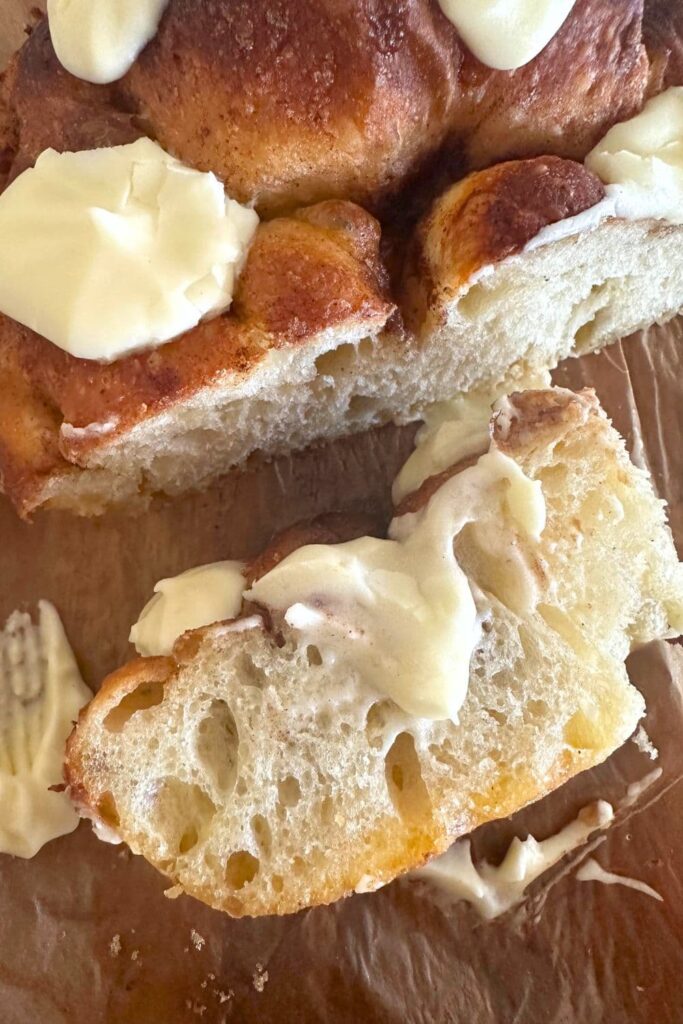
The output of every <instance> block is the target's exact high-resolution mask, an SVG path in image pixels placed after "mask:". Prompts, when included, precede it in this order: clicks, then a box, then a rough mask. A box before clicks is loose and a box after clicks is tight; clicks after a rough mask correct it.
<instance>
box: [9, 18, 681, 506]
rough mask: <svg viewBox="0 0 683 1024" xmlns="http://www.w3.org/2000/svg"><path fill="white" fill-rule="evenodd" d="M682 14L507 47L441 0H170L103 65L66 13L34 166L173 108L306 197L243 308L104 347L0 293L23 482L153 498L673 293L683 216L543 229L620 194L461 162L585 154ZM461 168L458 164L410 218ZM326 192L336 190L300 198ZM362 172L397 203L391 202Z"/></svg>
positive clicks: (511, 367)
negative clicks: (483, 47)
mask: <svg viewBox="0 0 683 1024" xmlns="http://www.w3.org/2000/svg"><path fill="white" fill-rule="evenodd" d="M660 6H661V5H660ZM209 22H210V25H211V30H209V28H208V27H207V25H208V23H209ZM667 24H668V23H667ZM316 26H317V30H316V32H317V34H316V32H314V27H316ZM648 26H649V28H648ZM656 26H660V28H661V34H662V36H663V37H665V38H666V39H667V40H668V41H669V43H670V40H671V38H672V34H673V29H670V28H669V29H667V30H666V32H665V31H664V19H663V17H660V15H659V14H658V6H657V5H656V4H654V5H652V6H651V8H650V11H649V14H648V16H647V18H646V20H645V22H644V23H643V11H642V5H641V4H640V3H637V2H634V0H621V2H619V3H608V2H606V0H578V2H577V3H576V5H575V6H574V8H573V10H572V13H571V15H570V16H569V18H568V19H567V21H566V22H565V23H564V25H563V26H562V28H561V29H560V31H559V32H558V33H557V35H556V36H555V38H554V39H553V40H552V41H551V42H550V43H549V44H548V46H547V47H546V48H545V49H544V50H543V51H542V52H541V53H540V54H539V56H538V57H536V58H535V59H534V60H532V61H531V62H530V63H529V64H527V65H526V66H525V67H523V68H521V69H518V70H517V71H514V72H499V71H493V70H492V69H489V68H486V67H485V66H484V65H483V64H481V63H480V62H479V61H478V60H476V59H475V58H474V56H473V55H472V54H471V53H469V51H468V50H467V49H466V48H465V47H464V44H462V42H461V41H460V40H459V37H458V36H457V33H456V32H455V29H454V27H453V25H452V24H451V23H450V21H449V20H448V19H447V18H446V17H445V16H444V15H443V14H442V12H441V10H440V8H439V5H438V3H437V2H436V0H407V2H405V3H402V4H398V5H397V4H394V3H393V2H392V3H388V0H354V2H353V3H351V4H349V5H346V6H345V7H344V12H342V13H340V12H339V10H338V8H337V6H336V5H332V4H327V3H323V4H315V5H313V4H309V3H306V2H303V0H281V2H280V3H279V4H278V5H277V8H276V10H275V11H274V10H272V5H263V4H261V3H260V2H259V3H251V4H249V5H247V4H243V3H241V2H240V3H237V4H226V3H225V2H224V0H202V2H200V0H170V3H169V5H168V8H167V10H166V13H165V15H164V16H163V18H162V20H161V23H160V26H159V29H158V32H157V34H156V35H155V36H154V38H153V39H152V40H151V42H150V43H149V44H148V45H147V47H146V48H145V49H144V50H143V52H142V53H141V54H140V56H139V58H138V60H137V61H136V62H135V63H134V65H133V66H132V68H131V69H130V71H129V72H128V73H127V74H126V75H125V76H124V77H123V78H122V79H121V80H120V81H118V82H115V83H114V84H113V85H107V86H103V85H102V86H98V85H92V84H90V83H88V82H85V81H82V80H80V79H78V78H75V77H74V76H73V75H71V74H69V73H68V72H67V71H65V70H64V68H62V67H61V65H60V64H59V62H58V61H57V58H56V56H55V53H54V51H53V49H52V45H51V42H50V36H49V31H48V27H47V24H46V23H41V24H39V25H38V27H37V28H36V29H35V30H34V31H33V33H32V34H31V35H30V37H29V39H28V40H27V42H26V44H25V45H24V47H23V48H22V49H21V50H20V51H19V53H18V54H17V55H16V57H15V59H14V61H13V63H12V65H11V66H10V68H9V70H8V72H7V74H6V77H5V82H4V87H3V93H2V98H0V164H1V165H2V167H4V168H5V171H6V172H7V176H8V179H12V178H15V177H16V176H17V175H18V174H20V173H21V172H22V171H23V170H25V169H26V168H27V167H29V166H30V165H31V164H32V163H33V162H34V161H35V159H36V158H37V156H38V155H39V154H40V153H41V152H42V151H44V150H45V148H46V147H49V146H52V147H54V148H55V149H57V150H64V149H68V150H81V149H87V148H91V147H103V146H115V145H124V144H126V143H128V142H131V141H132V140H133V139H135V138H136V137H138V136H139V135H141V134H144V133H148V134H150V135H151V136H153V137H155V138H158V139H159V141H160V142H161V143H162V144H163V145H164V146H167V147H168V148H169V149H170V150H171V151H172V152H173V153H174V154H176V155H178V156H179V157H181V158H182V159H183V160H185V161H186V162H187V164H188V165H189V166H191V167H196V168H205V169H210V170H212V171H214V172H215V173H216V174H218V175H219V177H221V178H222V179H223V180H224V182H225V185H226V188H227V190H228V193H229V194H231V195H234V196H236V197H237V198H241V199H244V200H250V201H253V202H255V203H256V205H257V208H258V209H259V210H260V212H261V214H262V215H263V216H265V217H266V218H268V217H271V218H272V214H273V213H274V212H277V211H279V210H285V209H286V210H293V212H292V213H289V214H287V215H286V216H277V217H275V218H272V219H270V220H268V219H266V220H265V221H263V222H262V223H261V226H260V228H259V230H258V232H257V234H256V237H255V241H254V243H253V245H252V248H251V251H250V253H249V255H248V257H247V260H246V264H245V266H244V270H243V272H242V275H241V277H240V278H239V279H238V282H237V290H236V293H235V296H234V304H233V308H232V309H231V311H230V312H229V313H226V314H223V315H221V316H219V317H217V318H215V319H214V320H211V321H210V322H202V323H200V324H199V325H198V326H197V327H195V328H193V329H191V330H189V331H187V332H186V333H185V334H183V335H181V336H179V337H176V338H175V339H174V340H173V341H172V342H169V343H166V344H163V345H161V346H160V347H159V348H156V349H155V350H154V351H151V352H143V353H141V354H136V355H127V356H122V357H120V358H118V359H116V360H115V361H114V362H112V363H110V364H108V365H102V364H100V363H97V362H95V361H94V360H85V359H78V358H75V357H73V356H71V355H69V354H67V353H65V352H63V351H62V350H61V349H59V348H57V347H56V346H55V345H53V344H51V343H50V342H49V341H47V340H45V339H44V338H42V337H39V336H37V335H36V334H35V333H33V332H32V331H31V330H29V329H28V328H26V327H23V326H20V325H19V324H18V323H17V322H15V321H14V320H11V319H10V318H9V317H7V316H2V315H0V369H1V374H0V487H2V489H3V490H4V491H5V492H6V493H7V494H8V495H9V496H10V497H11V499H12V500H13V502H14V503H15V505H16V507H17V509H18V510H19V512H20V513H21V514H23V515H27V514H30V513H31V512H32V511H33V510H34V509H36V508H39V507H41V506H44V505H50V506H53V507H62V508H69V509H73V510H75V511H77V512H79V513H83V514H95V513H98V512H100V511H102V510H103V509H104V508H106V507H107V506H109V505H111V504H113V503H118V504H123V503H127V504H136V503H137V504H140V502H144V501H145V500H147V499H148V497H149V496H150V495H151V494H154V493H159V492H160V493H166V494H174V493H179V492H181V491H183V490H185V489H187V488H192V487H201V486H203V485H205V484H206V483H208V482H209V481H210V480H211V479H212V478H214V477H216V476H218V475H220V474H222V473H224V472H225V471H227V470H228V469H230V468H231V467H232V466H236V465H242V464H243V463H244V462H245V461H246V460H247V459H248V458H249V457H250V455H252V454H253V453H256V452H258V453H261V454H263V455H265V456H267V457H268V456H272V455H275V454H278V453H281V452H283V451H287V450H291V449H295V448H299V447H303V446H305V445H307V444H309V443H311V442H312V441H315V440H319V439H323V440H324V439H328V438H335V437H339V436H341V435H344V434H348V433H352V432H355V431H360V430H364V429H367V428H369V427H372V426H374V425H377V424H381V423H384V422H387V421H389V420H395V421H399V422H406V421H410V420H413V419H415V418H419V416H420V414H421V412H422V410H423V409H424V407H425V406H426V405H427V404H429V403H431V402H435V401H439V400H442V399H444V398H449V397H451V396H452V395H454V394H457V393H459V392H462V391H464V390H467V389H470V388H480V387H489V388H493V389H495V388H497V387H498V386H499V385H500V384H501V382H503V381H505V382H507V385H506V386H508V387H509V386H510V384H512V385H514V383H515V381H516V382H517V385H516V386H521V384H522V382H523V381H524V380H525V379H526V376H527V372H528V371H529V370H532V371H533V370H536V369H537V368H539V367H551V366H553V365H555V364H556V363H557V362H558V360H559V359H561V358H563V357H564V356H566V355H569V354H574V353H577V352H580V351H585V350H588V349H589V348H595V347H598V346H599V345H603V344H606V343H608V342H609V341H612V340H615V339H617V338H619V337H621V336H622V335H625V334H627V333H629V332H631V331H633V330H635V329H637V328H639V327H642V326H646V325H649V324H650V323H652V322H654V321H661V320H666V319H667V318H669V317H670V316H672V315H673V314H674V313H675V312H677V311H678V309H680V308H681V307H683V279H682V277H681V272H680V269H679V268H680V262H681V261H680V259H679V257H678V252H679V251H680V245H679V237H678V236H679V233H680V232H681V230H682V229H681V227H680V226H677V225H674V224H671V223H670V222H668V221H666V220H652V219H648V218H639V219H638V218H637V219H635V220H634V219H628V218H624V217H618V216H616V215H612V216H610V217H602V218H597V219H595V221H594V222H592V221H591V219H590V216H588V219H587V220H586V221H585V223H584V225H583V227H582V228H577V230H576V231H566V232H562V231H560V232H559V234H558V235H557V236H556V237H555V238H554V239H546V240H545V242H544V244H543V245H542V246H541V245H536V242H537V241H538V239H539V237H540V235H542V233H543V231H544V229H546V228H548V226H551V225H554V224H560V225H563V224H568V223H572V222H573V219H574V218H577V217H578V216H580V215H582V214H584V213H586V212H587V211H588V213H590V211H591V210H593V209H598V208H601V206H600V204H601V202H602V201H603V199H604V194H605V190H604V187H603V185H602V183H601V182H600V181H599V180H598V179H597V178H596V177H595V176H594V175H593V174H592V173H590V172H589V171H588V170H587V169H586V168H585V167H584V166H583V165H581V164H579V163H575V162H574V161H573V160H568V159H565V158H562V157H558V156H552V155H551V156H547V155H544V156H535V157H532V158H530V159H525V160H512V161H509V162H507V163H504V164H500V165H496V166H494V167H491V168H488V169H485V170H481V171H477V172H474V173H473V174H472V175H471V176H469V177H467V178H466V179H464V180H463V181H460V182H458V183H456V184H455V185H453V181H454V180H455V179H457V178H458V177H459V176H460V174H461V173H462V171H463V169H466V168H467V167H468V166H470V165H472V164H485V163H490V162H491V161H492V160H495V159H499V158H501V157H503V156H509V155H518V154H526V153H537V152H545V153H548V152H551V153H568V154H572V155H575V156H578V157H582V156H584V155H585V153H586V152H587V150H588V149H589V147H590V146H591V145H592V144H593V143H594V142H595V141H596V139H597V138H598V137H599V136H600V135H601V134H602V133H603V132H604V131H605V129H606V128H608V127H609V126H610V125H611V124H612V123H613V122H614V121H616V120H618V119H620V118H623V117H627V116H629V115H630V114H631V113H633V112H634V111H635V110H637V109H639V107H640V105H641V104H642V102H643V100H644V98H645V95H646V92H647V89H648V82H650V81H653V80H654V79H653V78H652V76H653V73H654V71H653V69H654V64H651V63H650V60H649V58H648V56H647V53H646V49H645V47H644V45H643V40H642V35H643V28H644V27H645V29H646V30H647V32H649V37H648V38H650V37H652V39H653V40H654V44H653V45H654V49H653V58H652V59H653V61H654V59H655V56H656V58H657V60H658V61H659V63H658V64H657V67H659V68H660V70H661V67H662V66H663V62H664V60H665V58H664V56H663V55H662V54H663V52H664V51H663V46H664V44H663V43H662V42H661V39H660V38H659V37H657V38H655V37H654V36H653V32H654V28H655V27H656ZM257 30H258V31H257ZM219 44H220V45H219ZM667 45H669V44H667ZM303 48H305V50H306V59H305V60H304V59H303V56H302V55H303ZM347 50H348V51H349V52H348V53H347ZM351 50H353V55H352V58H351V56H349V54H350V53H351ZM299 58H300V59H299ZM293 61H294V62H295V63H296V65H297V72H296V73H297V75H298V76H300V78H301V80H299V78H297V82H298V85H297V86H296V87H294V85H293V80H294V70H293V64H292V62H293ZM668 66H669V65H667V67H668ZM326 68H327V69H328V71H329V68H333V72H332V71H330V72H329V73H324V71H325V69H326ZM669 71H670V74H668V77H667V84H670V81H671V76H672V75H673V73H674V72H673V65H671V67H670V68H669ZM309 74H310V76H312V77H310V79H309ZM660 77H661V75H660ZM268 126H270V128H269V127H268ZM444 147H446V149H444ZM446 150H448V152H450V153H455V154H456V156H457V159H456V160H455V163H453V162H452V161H450V160H449V158H448V154H447V152H446ZM432 157H434V161H433V163H432V164H431V170H430V166H428V165H430V161H432ZM434 168H437V169H438V174H436V175H433V174H432V170H433V169H434ZM0 173H1V168H0ZM437 184H438V185H439V186H443V185H444V184H447V185H448V186H450V187H449V188H447V189H446V190H445V191H444V192H443V195H442V196H441V197H440V198H437V199H436V201H435V202H434V203H433V204H432V206H431V209H429V205H427V212H426V213H425V215H424V216H423V217H422V219H421V221H420V222H419V224H418V226H417V227H416V228H415V227H413V226H411V225H412V218H414V216H415V210H416V209H417V208H421V207H423V206H424V205H425V203H426V202H427V201H428V200H429V197H430V196H432V195H433V193H434V189H435V188H436V186H437ZM397 189H398V190H402V191H401V197H400V199H393V200H392V198H391V197H392V196H394V195H395V194H396V190H397ZM336 195H343V196H344V201H341V200H337V201H333V202H330V201H327V197H329V196H336ZM313 198H324V199H325V200H326V201H325V202H323V203H322V204H316V205H315V206H313V207H299V206H298V204H299V203H300V202H302V201H303V200H308V199H313ZM350 198H353V199H359V200H362V201H363V202H364V203H365V204H366V205H368V207H371V208H372V209H375V210H379V211H380V212H381V228H380V224H378V222H377V221H375V220H374V219H373V217H372V216H371V214H370V213H368V212H367V211H366V210H364V209H363V208H361V207H360V206H357V205H354V204H353V203H351V202H349V201H348V200H349V199H350ZM295 207H296V209H294V208H295Z"/></svg>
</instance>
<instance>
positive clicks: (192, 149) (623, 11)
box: [4, 0, 648, 219]
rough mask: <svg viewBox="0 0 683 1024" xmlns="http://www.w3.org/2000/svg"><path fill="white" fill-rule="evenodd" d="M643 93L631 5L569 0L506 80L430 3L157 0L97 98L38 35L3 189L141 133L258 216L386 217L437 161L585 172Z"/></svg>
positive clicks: (644, 68) (28, 48) (458, 166)
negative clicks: (48, 163)
mask: <svg viewBox="0 0 683 1024" xmlns="http://www.w3.org/2000/svg"><path fill="white" fill-rule="evenodd" d="M647 79H648V61H647V57H646V54H645V50H644V47H643V44H642V0H578V2H577V3H576V5H575V7H574V9H573V11H572V13H571V14H570V16H569V18H568V19H567V21H566V22H565V24H564V25H563V27H562V28H561V29H560V31H559V32H558V34H557V35H556V36H555V38H554V39H553V40H552V41H551V43H550V44H549V45H548V46H547V47H546V49H545V50H544V51H543V52H542V53H541V54H540V55H539V56H538V57H537V58H536V59H535V60H533V61H532V62H531V63H530V64H528V65H526V66H525V67H523V68H520V69H518V70H517V71H513V72H503V71H493V70H491V69H490V68H487V67H485V66H484V65H483V64H481V63H480V62H479V61H478V60H476V59H475V58H474V57H473V56H472V55H471V54H470V52H469V51H468V50H467V48H466V47H465V46H464V45H463V44H462V42H461V40H460V38H459V36H458V34H457V32H456V30H455V28H454V27H453V25H452V24H451V22H450V21H449V20H448V19H447V18H446V17H445V15H444V14H443V13H442V11H441V9H440V7H439V5H438V3H437V0H170V3H169V6H168V8H167V10H166V13H165V15H164V17H163V18H162V21H161V24H160V26H159V30H158V32H157V34H156V36H155V37H154V38H153V39H152V41H151V42H150V43H149V45H148V46H147V47H146V48H145V50H143V52H142V54H141V55H140V57H139V58H138V60H137V61H136V63H135V64H134V65H133V67H132V68H131V70H130V71H129V73H128V74H127V75H126V76H125V77H124V78H123V79H122V80H121V81H120V82H118V83H114V85H113V86H95V85H90V84H89V83H85V82H81V81H79V80H78V79H76V78H74V77H73V76H71V75H69V74H68V73H67V72H65V71H64V70H63V69H62V68H61V67H60V66H59V62H58V61H57V59H56V57H55V55H54V51H53V50H52V45H51V42H50V37H49V32H48V27H47V24H46V22H43V23H42V24H40V25H39V26H38V27H37V28H36V29H35V30H34V32H33V33H32V35H31V36H30V38H29V40H28V41H27V43H26V44H25V45H24V47H23V48H22V50H21V51H20V53H19V55H18V57H17V59H16V60H15V62H14V65H13V67H12V69H11V70H10V73H9V75H8V78H7V82H6V86H5V89H6V94H7V103H8V107H9V110H10V115H11V116H12V117H13V118H14V123H13V124H11V125H8V126H7V130H6V131H5V132H4V134H5V135H6V136H8V137H17V138H18V142H16V143H15V144H16V146H17V153H16V161H15V167H14V168H13V170H12V173H14V174H16V173H17V172H18V171H19V170H21V169H23V168H24V167H26V166H28V165H29V164H30V163H32V162H33V161H34V160H35V158H36V157H37V155H38V154H39V153H40V152H41V150H42V149H45V148H47V146H53V147H54V148H56V149H86V148H91V147H93V146H96V145H111V144H116V143H119V142H121V141H130V140H131V137H135V136H136V135H138V134H142V133H146V134H149V135H150V136H151V137H152V138H155V139H157V140H158V141H159V142H160V144H161V145H162V146H163V147H164V148H165V149H167V150H168V151H170V152H171V153H173V154H174V155H175V156H177V157H179V158H180V159H181V160H183V161H185V162H186V163H188V164H190V165H191V166H193V167H197V168H199V169H201V170H205V171H206V170H211V171H214V172H215V173H216V174H217V175H218V176H219V177H220V178H222V179H223V180H224V181H225V183H226V187H227V190H228V192H229V194H230V195H231V196H233V197H234V198H236V199H238V200H240V202H251V201H253V202H255V203H256V206H257V209H258V211H259V213H260V214H261V215H262V216H272V215H273V214H276V213H282V212H287V211H289V210H291V209H292V208H295V207H297V206H302V205H304V204H309V203H314V202H318V201H319V200H323V199H329V198H344V199H352V200H355V201H356V202H359V203H361V204H362V205H365V206H367V207H369V208H370V209H371V210H374V211H378V210H380V211H381V212H383V213H385V214H386V216H387V217H388V218H389V219H392V218H393V217H394V216H395V210H392V208H391V205H390V204H391V199H392V198H393V197H394V196H395V195H396V194H397V192H398V191H399V189H401V188H403V186H405V185H406V184H408V185H410V184H411V183H412V181H413V179H414V178H415V177H416V176H418V177H419V176H420V175H421V174H426V175H427V176H428V171H429V169H430V168H429V165H430V162H434V158H435V157H436V158H437V159H436V163H437V164H438V166H440V167H443V166H445V165H447V166H448V167H450V168H452V171H453V173H452V175H451V177H450V180H451V181H452V180H453V178H454V177H457V176H459V175H461V174H463V173H465V172H466V171H467V170H470V169H472V168H474V167H483V166H487V165H489V164H491V163H494V162H496V161H499V160H503V159H506V158H510V157H522V156H535V155H539V154H548V153H552V154H557V155H560V156H569V157H573V158H577V159H581V158H583V156H584V155H585V154H586V153H587V152H588V150H589V149H590V148H591V147H592V146H593V144H594V143H595V142H596V141H597V140H598V138H599V137H600V136H601V135H603V134H604V132H605V130H606V129H607V128H608V127H610V125H612V124H613V123H614V122H616V121H621V120H623V119H625V118H627V117H630V116H631V115H632V114H633V113H634V112H635V111H636V110H637V109H639V107H640V105H641V104H642V101H643V97H644V94H645V89H646V85H647ZM449 173H450V172H449Z"/></svg>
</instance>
